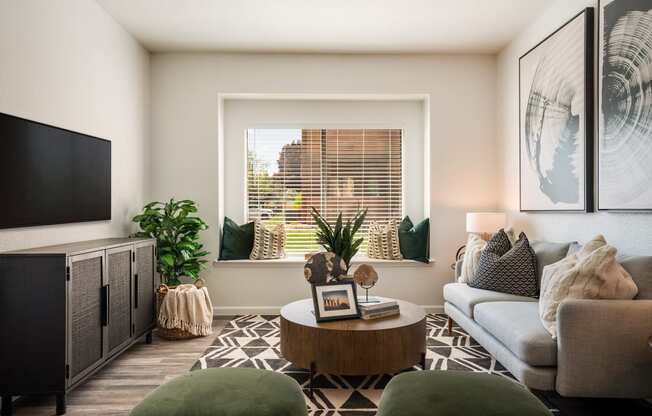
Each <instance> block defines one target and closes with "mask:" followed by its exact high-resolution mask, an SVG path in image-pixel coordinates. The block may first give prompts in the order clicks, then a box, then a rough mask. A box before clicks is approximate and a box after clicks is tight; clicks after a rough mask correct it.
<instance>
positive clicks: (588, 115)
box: [518, 7, 595, 213]
mask: <svg viewBox="0 0 652 416" xmlns="http://www.w3.org/2000/svg"><path fill="white" fill-rule="evenodd" d="M578 18H583V19H584V38H583V41H584V74H583V75H584V83H583V84H584V118H583V127H584V137H583V139H584V167H583V169H582V171H583V173H584V189H583V190H582V191H583V194H584V206H583V207H582V208H580V209H568V208H560V209H525V208H524V207H523V166H522V164H523V161H522V158H523V112H522V105H523V103H522V97H521V95H522V94H521V92H522V88H523V80H522V74H521V71H522V61H523V59H524V58H525V57H526V56H528V55H529V54H530V53H531V52H533V51H535V50H536V49H537V48H539V47H540V46H541V45H543V44H544V43H546V41H548V40H549V39H551V38H552V37H553V36H555V35H556V34H557V33H559V32H560V31H561V30H562V29H564V28H565V27H567V26H568V25H569V24H571V23H572V22H574V21H575V20H576V19H578ZM594 47H595V12H594V8H593V7H587V8H585V9H584V10H582V11H581V12H579V13H578V14H576V15H575V16H573V17H572V18H571V19H569V20H568V21H567V22H566V23H564V24H563V25H561V26H560V27H559V28H558V29H557V30H555V31H554V32H553V33H551V34H550V35H548V36H547V37H546V38H544V39H543V40H542V41H541V42H539V43H537V44H536V45H535V46H534V47H532V48H531V49H530V50H528V51H527V52H526V53H524V54H523V55H522V56H520V57H519V68H518V70H519V73H518V84H519V86H518V112H519V114H518V131H519V134H518V136H519V142H518V148H519V152H518V158H519V159H518V177H519V185H518V186H519V211H520V212H532V213H537V212H557V213H564V212H567V213H587V212H593V211H594V210H595V201H594V194H595V192H594V190H595V185H594V170H595V168H594V153H595V151H594V148H595V100H594V93H595V87H594V82H595V54H594Z"/></svg>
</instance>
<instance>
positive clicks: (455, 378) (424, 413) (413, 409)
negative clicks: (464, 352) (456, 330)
mask: <svg viewBox="0 0 652 416" xmlns="http://www.w3.org/2000/svg"><path fill="white" fill-rule="evenodd" d="M452 415H455V416H459V415H464V416H480V415H482V416H498V415H500V416H512V415H513V416H539V415H541V416H552V413H551V412H550V410H548V409H547V408H546V406H544V405H543V403H541V402H540V401H539V399H537V398H536V396H535V395H533V394H532V393H530V392H529V391H528V390H527V389H526V388H525V387H523V386H521V385H520V384H518V383H516V382H513V381H510V380H508V379H506V378H503V377H502V376H498V375H491V374H482V373H472V372H467V371H415V372H410V373H403V374H400V375H398V376H396V377H394V378H393V379H392V380H391V381H390V382H389V383H388V384H387V387H385V391H384V392H383V395H382V397H381V399H380V405H379V410H378V416H452Z"/></svg>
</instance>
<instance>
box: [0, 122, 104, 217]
mask: <svg viewBox="0 0 652 416" xmlns="http://www.w3.org/2000/svg"><path fill="white" fill-rule="evenodd" d="M110 219H111V142H110V141H108V140H104V139H100V138H98V137H93V136H88V135H86V134H81V133H75V132H73V131H70V130H65V129H61V128H57V127H53V126H48V125H45V124H42V123H37V122H35V121H29V120H25V119H22V118H19V117H14V116H10V115H8V114H2V113H0V228H15V227H27V226H34V225H50V224H64V223H72V222H83V221H101V220H110Z"/></svg>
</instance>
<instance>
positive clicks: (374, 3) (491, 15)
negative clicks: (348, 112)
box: [97, 0, 550, 53]
mask: <svg viewBox="0 0 652 416" xmlns="http://www.w3.org/2000/svg"><path fill="white" fill-rule="evenodd" d="M97 1H98V2H99V3H100V5H101V6H102V7H104V9H106V10H107V11H108V12H109V13H110V14H111V15H112V16H113V17H114V18H115V20H116V21H118V22H119V23H120V24H121V25H122V26H123V27H124V28H125V29H126V30H127V31H128V32H130V33H131V34H132V35H133V36H134V37H135V38H136V39H138V40H139V41H140V42H141V43H142V44H143V45H144V46H145V47H146V48H147V49H149V50H151V51H157V52H161V51H248V52H343V53H384V52H401V53H412V52H414V53H428V52H455V53H462V52H482V53H495V52H497V51H499V50H500V49H501V48H502V47H503V46H505V45H506V44H507V43H509V41H510V40H511V39H512V38H513V37H514V36H515V35H516V34H517V33H518V32H519V31H521V30H522V29H523V28H524V27H525V26H526V25H527V23H528V22H530V21H532V20H533V19H534V18H535V16H536V15H537V14H539V13H541V11H542V10H543V9H544V7H545V6H546V4H547V3H549V2H550V0H319V1H317V0H97Z"/></svg>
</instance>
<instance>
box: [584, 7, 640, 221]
mask: <svg viewBox="0 0 652 416" xmlns="http://www.w3.org/2000/svg"><path fill="white" fill-rule="evenodd" d="M599 8H600V14H599V16H600V19H599V39H598V41H599V48H598V71H599V72H598V97H599V98H598V100H599V101H598V103H599V105H598V107H599V126H598V162H597V165H598V209H600V210H623V211H644V210H652V1H650V0H602V1H600V4H599Z"/></svg>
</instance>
